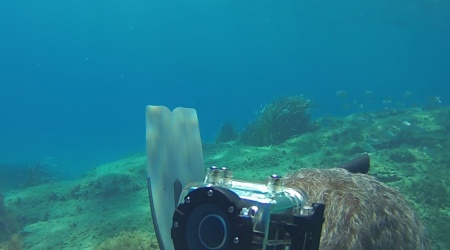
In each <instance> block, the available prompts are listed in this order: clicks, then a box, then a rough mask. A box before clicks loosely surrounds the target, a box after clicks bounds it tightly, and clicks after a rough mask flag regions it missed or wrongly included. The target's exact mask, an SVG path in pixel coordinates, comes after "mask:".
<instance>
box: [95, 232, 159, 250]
mask: <svg viewBox="0 0 450 250" xmlns="http://www.w3.org/2000/svg"><path fill="white" fill-rule="evenodd" d="M113 249H117V250H121V249H134V250H151V249H159V247H158V242H157V240H156V238H155V237H152V238H151V237H150V235H149V233H148V232H142V231H132V232H127V231H122V232H121V233H120V234H119V235H118V236H116V237H112V238H108V239H106V240H105V241H104V242H102V243H101V244H99V245H97V246H95V247H94V250H113Z"/></svg>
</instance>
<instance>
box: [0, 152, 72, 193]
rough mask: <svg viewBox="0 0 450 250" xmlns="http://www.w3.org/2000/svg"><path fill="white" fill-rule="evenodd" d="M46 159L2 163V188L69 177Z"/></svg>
mask: <svg viewBox="0 0 450 250" xmlns="http://www.w3.org/2000/svg"><path fill="white" fill-rule="evenodd" d="M55 167H57V165H54V164H51V163H50V162H49V161H48V160H46V159H40V160H38V161H36V162H34V163H32V164H0V188H3V190H8V189H16V188H27V187H33V186H38V185H43V184H47V183H51V182H55V181H60V180H64V179H67V177H66V176H65V175H64V174H62V173H60V172H58V170H57V169H55Z"/></svg>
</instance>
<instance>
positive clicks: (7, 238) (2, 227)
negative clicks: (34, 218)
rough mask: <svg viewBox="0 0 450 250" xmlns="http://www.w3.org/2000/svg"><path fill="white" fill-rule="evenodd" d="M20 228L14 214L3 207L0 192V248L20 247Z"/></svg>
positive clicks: (2, 197)
mask: <svg viewBox="0 0 450 250" xmlns="http://www.w3.org/2000/svg"><path fill="white" fill-rule="evenodd" d="M21 228H22V225H21V224H20V223H19V222H18V220H17V217H16V215H15V214H14V213H13V212H12V211H11V210H10V209H7V208H6V207H5V203H4V196H3V195H2V194H0V249H11V250H12V249H21V248H22V239H21V236H20V235H19V230H20V229H21Z"/></svg>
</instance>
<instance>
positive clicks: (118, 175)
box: [0, 107, 450, 249]
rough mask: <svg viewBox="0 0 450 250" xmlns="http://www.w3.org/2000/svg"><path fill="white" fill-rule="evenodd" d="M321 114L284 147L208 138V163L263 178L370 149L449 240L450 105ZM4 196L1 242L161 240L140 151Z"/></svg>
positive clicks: (131, 245)
mask: <svg viewBox="0 0 450 250" xmlns="http://www.w3.org/2000/svg"><path fill="white" fill-rule="evenodd" d="M318 123H319V127H320V128H319V129H318V130H315V131H313V132H309V133H306V134H303V135H301V136H298V137H295V138H292V139H290V140H288V141H287V142H285V143H282V144H281V145H278V146H267V147H253V146H243V145H240V143H236V142H229V143H222V144H204V145H203V147H204V156H205V167H207V166H210V165H217V166H227V167H229V168H232V169H233V170H234V176H235V178H241V179H249V180H265V179H266V178H267V176H268V175H269V174H273V173H278V174H282V175H284V174H288V173H289V172H292V171H295V170H298V169H300V168H328V167H334V166H337V165H339V164H340V163H344V162H346V161H348V160H351V159H353V158H355V157H357V156H359V155H361V154H362V153H364V152H368V153H369V154H370V157H371V170H370V172H369V174H371V175H374V176H376V177H377V178H378V179H379V180H381V181H382V182H385V183H387V184H388V185H389V186H392V187H395V188H397V189H399V190H400V192H401V193H403V194H404V195H405V196H406V198H407V199H408V200H409V202H410V203H411V204H412V206H413V207H415V209H416V210H417V211H418V212H419V214H420V216H421V218H422V219H423V221H424V222H425V224H426V227H427V230H428V235H429V238H430V240H431V243H432V248H433V249H450V237H448V235H450V173H449V172H450V171H449V169H450V157H449V148H450V108H447V107H444V108H443V107H441V108H432V109H428V110H424V109H420V108H414V109H403V110H386V111H383V112H378V113H358V114H354V115H351V116H348V117H346V118H333V117H323V118H321V119H319V120H318ZM3 195H4V208H3V211H9V214H8V216H9V220H6V219H3V220H2V218H0V222H2V223H7V222H8V223H17V226H18V228H19V229H18V230H19V232H18V233H16V234H15V233H14V232H10V233H11V236H10V237H8V239H4V241H3V242H1V243H0V249H21V248H23V249H158V245H157V242H156V238H155V236H154V233H153V229H152V222H151V218H150V209H149V204H148V195H147V189H146V158H145V155H143V154H141V155H135V156H130V157H128V158H125V159H121V160H118V161H116V162H112V163H109V164H105V165H103V166H100V167H97V168H95V169H92V170H91V171H89V172H88V173H86V174H85V175H84V176H83V177H82V178H81V179H79V180H71V181H59V182H52V183H48V184H41V185H38V186H30V187H28V188H22V189H15V190H12V191H11V190H9V191H6V192H4V193H3ZM0 200H1V199H0ZM0 206H1V204H0ZM0 212H1V208H0ZM0 217H1V213H0ZM11 218H14V219H15V220H16V221H15V222H12V221H11ZM3 226H4V225H3ZM12 228H13V227H12Z"/></svg>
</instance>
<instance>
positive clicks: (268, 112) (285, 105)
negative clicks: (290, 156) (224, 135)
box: [240, 95, 314, 146]
mask: <svg viewBox="0 0 450 250" xmlns="http://www.w3.org/2000/svg"><path fill="white" fill-rule="evenodd" d="M313 129H314V126H313V125H312V124H311V121H310V100H308V99H306V98H304V97H303V96H301V95H292V96H289V95H284V96H280V97H277V98H275V99H274V100H273V101H272V102H271V103H269V104H267V105H265V106H264V107H263V109H262V110H261V111H260V112H259V113H258V116H257V117H256V118H255V120H253V121H251V122H250V123H249V124H248V126H247V127H246V128H245V129H244V131H243V132H242V133H241V138H240V140H241V142H242V143H243V144H245V145H252V146H268V145H277V144H280V143H282V142H284V141H286V140H287V139H289V138H291V137H293V136H297V135H301V134H303V133H306V132H308V131H311V130H313Z"/></svg>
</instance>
